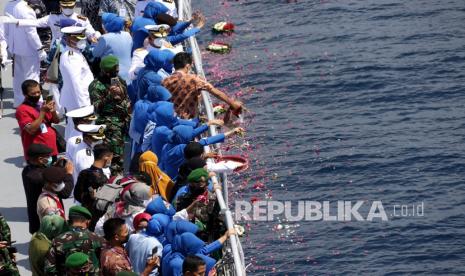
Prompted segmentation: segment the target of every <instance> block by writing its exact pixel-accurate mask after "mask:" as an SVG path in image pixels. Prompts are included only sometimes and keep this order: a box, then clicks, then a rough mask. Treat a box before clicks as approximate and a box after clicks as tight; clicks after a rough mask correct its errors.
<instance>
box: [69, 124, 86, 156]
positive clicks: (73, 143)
mask: <svg viewBox="0 0 465 276" xmlns="http://www.w3.org/2000/svg"><path fill="white" fill-rule="evenodd" d="M81 142H82V132H80V131H77V130H76V129H74V131H73V132H72V134H71V137H70V138H69V139H68V140H66V158H68V159H73V158H74V154H75V153H76V148H77V146H78V145H79V144H80V143H81Z"/></svg>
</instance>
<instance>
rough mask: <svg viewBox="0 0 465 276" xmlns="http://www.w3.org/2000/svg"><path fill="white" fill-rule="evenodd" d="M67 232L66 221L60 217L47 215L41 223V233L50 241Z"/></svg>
mask: <svg viewBox="0 0 465 276" xmlns="http://www.w3.org/2000/svg"><path fill="white" fill-rule="evenodd" d="M64 230H65V220H64V219H63V218H62V217H61V216H59V215H47V216H44V217H43V218H42V221H41V222H40V228H39V232H40V233H42V234H44V235H45V236H46V237H47V239H48V240H49V241H51V240H53V239H54V238H55V237H57V236H58V235H59V234H61V233H63V232H64Z"/></svg>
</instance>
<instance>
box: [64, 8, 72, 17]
mask: <svg viewBox="0 0 465 276" xmlns="http://www.w3.org/2000/svg"><path fill="white" fill-rule="evenodd" d="M62 12H63V14H64V15H66V16H71V15H73V13H74V9H68V8H66V9H62Z"/></svg>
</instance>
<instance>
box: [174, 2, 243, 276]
mask: <svg viewBox="0 0 465 276" xmlns="http://www.w3.org/2000/svg"><path fill="white" fill-rule="evenodd" d="M177 4H178V14H179V20H187V19H190V18H191V16H192V6H191V1H190V0H178V1H177ZM187 45H188V46H189V48H190V49H191V51H192V58H193V60H194V64H195V71H196V73H197V74H198V75H199V76H201V77H202V78H205V74H204V71H203V66H202V55H201V53H200V48H199V45H198V43H197V39H196V38H195V37H190V38H189V40H188V43H187ZM201 108H202V111H203V112H204V113H205V114H206V116H207V118H208V120H212V119H214V118H215V115H214V112H213V105H212V101H211V98H210V95H209V94H208V93H207V92H206V91H202V105H201ZM216 134H217V130H216V127H215V126H210V129H209V135H211V136H213V135H216ZM213 148H214V146H207V147H205V151H206V152H210V151H212V150H213ZM215 150H216V151H217V152H219V151H220V150H219V149H215ZM212 180H213V182H216V183H220V182H221V184H222V185H221V186H222V191H221V190H216V191H215V193H216V196H217V199H218V203H219V206H220V208H221V212H222V214H224V216H225V221H226V226H227V227H228V229H234V224H235V223H234V219H233V216H232V213H231V211H230V210H229V203H228V195H229V191H228V177H227V175H226V174H225V173H223V174H220V177H219V178H217V177H213V179H212ZM219 180H221V181H219ZM224 248H225V250H224V256H223V259H222V261H220V264H219V266H220V267H218V272H219V273H223V274H224V275H236V276H242V275H246V272H245V266H244V252H243V250H242V245H241V242H240V240H239V237H238V236H236V235H231V236H230V237H229V242H227V243H226V244H225V247H224ZM231 255H232V258H231Z"/></svg>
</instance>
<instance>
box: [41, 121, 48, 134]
mask: <svg viewBox="0 0 465 276" xmlns="http://www.w3.org/2000/svg"><path fill="white" fill-rule="evenodd" d="M40 132H42V133H47V132H48V129H47V126H46V125H45V124H44V123H42V124H40Z"/></svg>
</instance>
